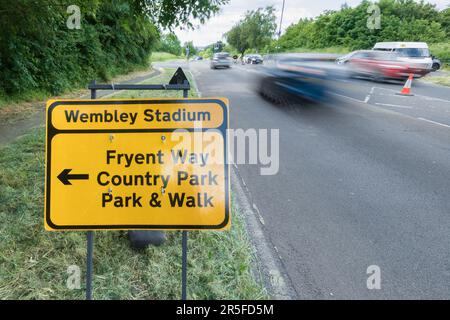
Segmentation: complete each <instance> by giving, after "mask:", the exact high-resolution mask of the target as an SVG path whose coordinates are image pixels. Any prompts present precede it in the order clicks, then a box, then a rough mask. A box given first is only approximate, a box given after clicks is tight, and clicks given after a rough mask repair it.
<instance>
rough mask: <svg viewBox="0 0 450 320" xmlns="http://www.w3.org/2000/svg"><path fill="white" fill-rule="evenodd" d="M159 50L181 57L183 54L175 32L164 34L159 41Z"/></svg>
mask: <svg viewBox="0 0 450 320" xmlns="http://www.w3.org/2000/svg"><path fill="white" fill-rule="evenodd" d="M158 50H159V51H163V52H168V53H171V54H174V55H176V56H179V55H181V52H182V48H181V42H180V40H179V39H178V37H177V36H176V34H175V33H173V32H171V33H167V34H163V35H162V36H161V38H160V40H159V46H158Z"/></svg>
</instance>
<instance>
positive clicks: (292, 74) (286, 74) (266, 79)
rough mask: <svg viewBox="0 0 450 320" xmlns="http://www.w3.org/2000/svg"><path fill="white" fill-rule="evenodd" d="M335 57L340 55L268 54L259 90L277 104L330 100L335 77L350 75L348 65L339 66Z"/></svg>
mask: <svg viewBox="0 0 450 320" xmlns="http://www.w3.org/2000/svg"><path fill="white" fill-rule="evenodd" d="M335 59H336V56H330V55H320V54H314V55H301V54H280V55H270V56H267V57H266V60H265V62H264V67H263V74H264V75H263V76H261V77H260V79H259V84H258V88H257V90H258V91H259V93H260V94H261V95H262V96H263V97H265V98H267V99H268V100H270V101H273V102H275V103H284V102H287V101H300V100H308V101H313V102H326V101H329V98H330V97H329V95H328V89H329V85H330V83H332V82H333V81H332V79H338V78H342V79H344V78H346V77H347V71H346V69H345V67H343V66H338V65H336V64H335V63H334V61H335ZM330 80H331V81H330Z"/></svg>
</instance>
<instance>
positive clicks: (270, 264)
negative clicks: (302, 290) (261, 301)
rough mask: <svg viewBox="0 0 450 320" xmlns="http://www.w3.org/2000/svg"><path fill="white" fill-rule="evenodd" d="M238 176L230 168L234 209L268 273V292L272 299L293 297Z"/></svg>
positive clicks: (290, 286) (277, 255) (276, 255)
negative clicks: (241, 219) (239, 215)
mask: <svg viewBox="0 0 450 320" xmlns="http://www.w3.org/2000/svg"><path fill="white" fill-rule="evenodd" d="M238 176H239V171H235V170H232V172H231V184H232V190H233V192H234V195H235V199H236V201H235V202H234V203H235V205H236V207H237V208H236V209H237V210H236V211H237V212H239V213H240V212H242V214H244V216H245V218H246V222H247V230H248V233H249V236H250V239H251V240H252V243H253V245H254V246H255V247H256V251H257V253H258V255H257V257H258V258H259V259H258V260H259V261H260V262H261V263H262V267H263V268H264V269H265V270H266V272H267V273H268V274H269V281H270V286H271V290H270V291H272V292H270V293H271V296H272V297H273V298H274V299H281V300H289V299H293V298H294V297H295V296H297V293H296V292H295V289H294V288H293V287H292V285H291V284H290V282H289V281H288V279H289V278H288V277H286V278H285V276H284V274H283V273H282V272H281V269H282V263H281V261H280V258H279V254H277V252H276V251H274V249H272V248H273V245H270V240H269V239H268V238H266V237H267V235H265V233H264V231H263V229H262V228H263V227H262V226H261V224H259V223H258V222H257V219H256V217H255V215H254V214H253V212H254V211H253V209H252V205H250V201H249V199H248V198H247V195H246V194H245V193H244V190H243V189H242V186H241V185H240V183H239V181H238ZM236 214H238V213H236ZM277 258H278V259H277Z"/></svg>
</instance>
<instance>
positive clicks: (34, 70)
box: [0, 0, 228, 96]
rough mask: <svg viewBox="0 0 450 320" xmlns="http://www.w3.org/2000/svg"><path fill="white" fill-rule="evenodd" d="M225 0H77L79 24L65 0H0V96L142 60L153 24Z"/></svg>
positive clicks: (56, 87)
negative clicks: (74, 24)
mask: <svg viewBox="0 0 450 320" xmlns="http://www.w3.org/2000/svg"><path fill="white" fill-rule="evenodd" d="M227 1H228V0H170V1H169V0H89V1H77V2H76V4H77V5H78V6H79V7H80V9H81V29H69V28H68V27H67V25H66V21H67V19H68V18H69V16H70V14H69V13H67V8H68V7H69V6H70V5H73V4H74V2H73V1H72V0H1V1H0V69H1V73H0V96H2V95H6V96H9V95H20V94H23V93H27V92H32V91H43V92H49V93H52V94H58V93H61V92H63V91H64V90H66V89H69V88H71V87H73V86H84V85H85V84H86V83H87V82H88V81H90V80H91V79H94V78H97V79H103V80H107V79H109V78H110V77H111V76H113V75H115V74H118V73H123V72H128V71H130V70H131V69H133V68H135V67H136V66H140V65H146V64H147V63H148V57H149V54H150V53H151V51H152V50H153V49H154V48H155V47H156V46H157V44H158V38H159V35H160V31H159V29H160V28H163V27H164V28H171V27H176V26H180V25H186V26H187V27H190V26H192V23H191V21H193V20H192V19H197V20H198V21H200V22H203V21H205V20H206V19H208V18H209V17H210V16H211V15H213V14H214V13H216V12H217V11H218V10H219V6H220V5H221V4H224V3H226V2H227ZM169 38H170V36H169ZM163 39H164V37H163ZM172 40H174V39H172ZM175 42H176V41H175ZM172 44H175V43H172ZM172 44H171V45H172ZM175 46H176V44H175ZM180 49H181V48H180ZM174 50H177V49H174Z"/></svg>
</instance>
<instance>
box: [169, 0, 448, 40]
mask: <svg viewBox="0 0 450 320" xmlns="http://www.w3.org/2000/svg"><path fill="white" fill-rule="evenodd" d="M344 2H346V3H347V4H349V5H350V6H355V5H357V4H358V3H360V2H361V0H346V1H345V0H286V7H285V12H284V18H283V30H284V29H286V27H288V26H289V25H290V24H292V23H295V22H297V21H298V20H299V19H300V18H305V17H315V16H317V15H319V14H320V13H321V12H323V11H324V10H333V9H339V8H340V7H341V4H342V3H344ZM428 2H430V3H433V4H436V5H437V6H438V8H440V9H443V8H445V7H446V6H448V5H449V4H450V0H428ZM282 3H283V0H231V1H230V2H229V3H228V5H225V6H224V7H223V8H222V10H221V12H220V13H219V14H217V15H216V16H215V17H213V18H212V19H210V20H209V21H208V22H207V23H206V24H205V25H202V26H199V27H198V28H196V29H195V30H193V31H192V30H190V31H187V30H176V31H175V33H176V34H177V36H178V37H179V38H180V40H181V42H182V43H184V42H185V41H194V45H195V46H206V45H209V44H211V43H214V42H216V41H218V40H223V39H222V36H223V34H224V33H225V32H227V31H228V30H230V29H231V27H232V26H233V25H234V24H235V23H236V22H238V21H239V20H240V19H242V17H243V15H244V14H245V12H246V11H247V10H254V9H256V8H258V7H266V6H269V5H273V6H274V7H275V9H276V10H277V24H278V23H279V21H280V16H281V7H282Z"/></svg>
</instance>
